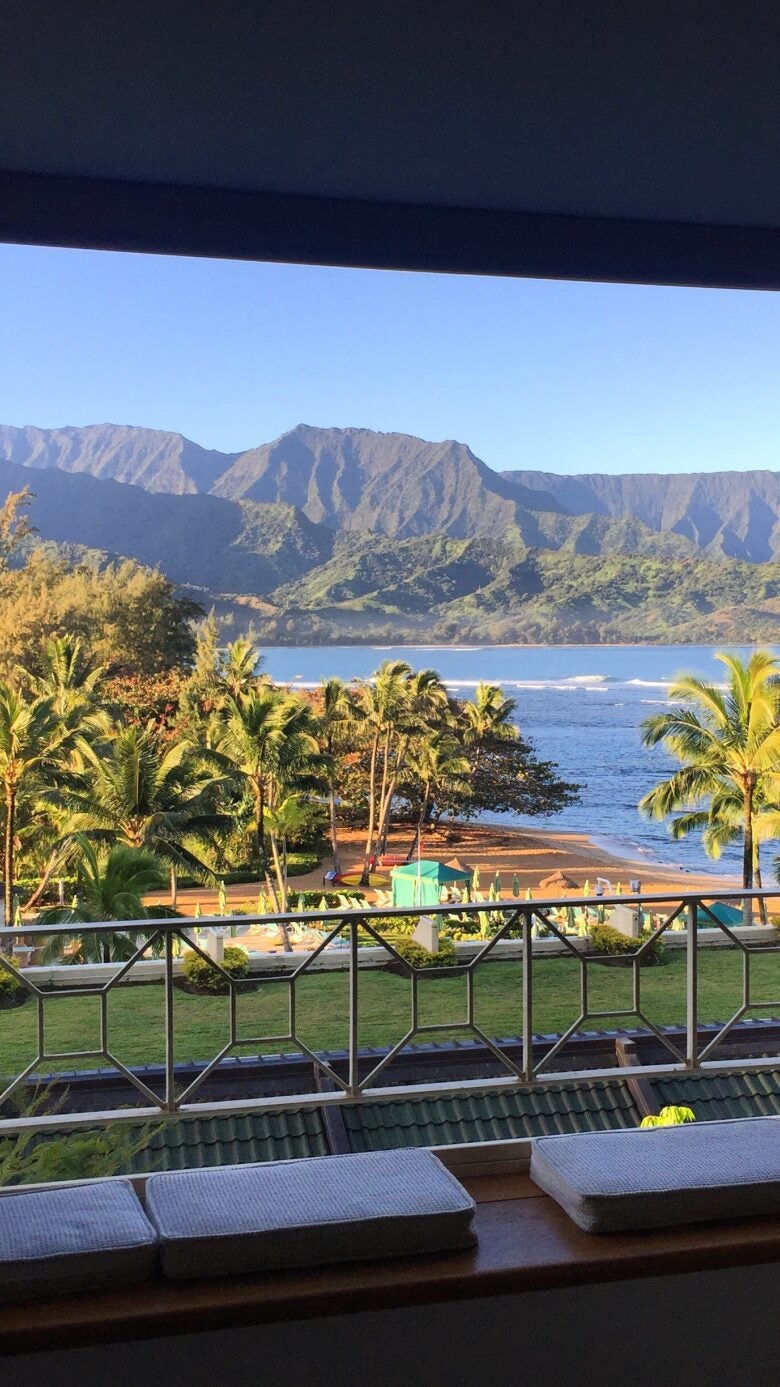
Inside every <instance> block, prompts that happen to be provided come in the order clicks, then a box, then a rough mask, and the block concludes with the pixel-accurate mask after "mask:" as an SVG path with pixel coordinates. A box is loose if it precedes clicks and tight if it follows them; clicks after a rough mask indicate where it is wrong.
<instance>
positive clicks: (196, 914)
mask: <svg viewBox="0 0 780 1387" xmlns="http://www.w3.org/2000/svg"><path fill="white" fill-rule="evenodd" d="M193 915H194V917H195V919H196V920H199V919H200V901H196V902H195V909H194V911H193Z"/></svg>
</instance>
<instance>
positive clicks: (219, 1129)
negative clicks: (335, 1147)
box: [129, 1109, 329, 1174]
mask: <svg viewBox="0 0 780 1387" xmlns="http://www.w3.org/2000/svg"><path fill="white" fill-rule="evenodd" d="M139 1134H140V1133H139ZM328 1150H329V1148H328V1143H327V1138H326V1135H325V1129H324V1127H323V1123H322V1117H321V1114H320V1113H319V1112H318V1111H316V1110H310V1109H304V1110H301V1111H291V1112H279V1113H262V1112H259V1113H245V1114H242V1115H240V1116H236V1117H196V1118H189V1119H187V1120H186V1121H185V1120H181V1121H178V1122H166V1123H163V1124H162V1125H161V1126H160V1128H159V1129H158V1130H157V1131H156V1132H155V1134H154V1136H153V1137H152V1140H151V1141H150V1142H149V1145H148V1146H147V1147H145V1148H144V1150H143V1151H140V1152H139V1153H138V1155H137V1156H135V1157H134V1158H133V1160H132V1161H131V1162H130V1167H129V1173H131V1174H142V1173H145V1172H146V1171H149V1170H186V1169H191V1168H192V1167H193V1166H210V1165H240V1164H242V1163H244V1162H254V1161H289V1160H295V1159H296V1158H300V1157H303V1156H327V1155H328Z"/></svg>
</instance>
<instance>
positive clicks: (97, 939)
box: [37, 836, 175, 963]
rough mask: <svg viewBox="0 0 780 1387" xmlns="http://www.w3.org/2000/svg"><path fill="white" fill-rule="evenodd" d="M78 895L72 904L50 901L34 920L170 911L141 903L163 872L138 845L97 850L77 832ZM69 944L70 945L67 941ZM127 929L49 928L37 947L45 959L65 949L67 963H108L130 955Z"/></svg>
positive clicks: (64, 921) (140, 916)
mask: <svg viewBox="0 0 780 1387" xmlns="http://www.w3.org/2000/svg"><path fill="white" fill-rule="evenodd" d="M76 846H77V848H78V853H79V860H78V868H77V875H78V884H79V891H78V898H77V902H76V903H75V904H74V905H72V906H51V907H49V909H47V910H42V911H41V913H40V915H39V916H38V920H37V923H38V924H39V925H71V924H72V925H83V924H98V923H100V921H102V920H123V921H124V920H128V921H134V920H148V919H153V918H155V917H156V916H159V915H161V914H166V915H173V914H175V912H174V911H167V910H166V911H163V910H162V909H161V907H159V906H155V907H153V908H150V907H147V906H145V905H144V903H143V898H144V896H145V895H146V894H147V893H148V892H149V891H155V890H159V889H160V888H161V887H162V886H164V884H165V876H164V874H163V872H162V869H161V867H160V864H159V862H158V861H157V859H156V858H155V857H154V856H153V855H152V853H150V852H147V851H146V850H145V849H143V848H131V847H128V846H127V844H125V843H117V844H115V845H114V846H113V847H112V848H111V849H110V850H109V851H108V853H105V852H103V853H100V852H99V851H98V850H97V849H96V848H95V845H94V844H93V843H90V841H89V839H87V838H84V837H83V836H78V838H77V839H76ZM71 946H73V947H71ZM137 947H138V946H137V943H136V940H135V938H134V937H133V936H131V935H130V934H120V933H118V932H117V931H105V932H104V933H100V934H97V933H94V932H92V931H90V932H89V933H85V934H81V933H79V932H78V931H77V930H76V931H74V932H73V933H72V934H54V935H52V936H51V938H50V939H49V940H48V941H47V943H46V944H45V946H44V948H43V950H42V955H41V956H42V960H43V962H44V963H50V962H53V961H54V960H56V959H59V958H62V957H63V956H64V955H65V954H66V951H67V950H68V949H69V948H70V952H68V953H67V957H68V960H69V961H70V962H71V963H111V962H114V961H117V960H124V959H128V958H131V957H132V955H133V954H134V953H135V951H136V948H137Z"/></svg>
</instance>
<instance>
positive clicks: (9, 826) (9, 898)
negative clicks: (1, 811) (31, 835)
mask: <svg viewBox="0 0 780 1387" xmlns="http://www.w3.org/2000/svg"><path fill="white" fill-rule="evenodd" d="M15 834H16V786H15V785H13V784H9V783H8V782H6V787H5V841H4V843H3V905H4V907H5V923H6V924H7V925H12V924H13V915H14V841H15Z"/></svg>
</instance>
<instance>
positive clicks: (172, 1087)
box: [165, 930, 176, 1112]
mask: <svg viewBox="0 0 780 1387" xmlns="http://www.w3.org/2000/svg"><path fill="white" fill-rule="evenodd" d="M165 1111H166V1112H175V1111H176V1065H175V1058H174V1039H173V934H172V932H171V931H170V930H167V931H166V934H165Z"/></svg>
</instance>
